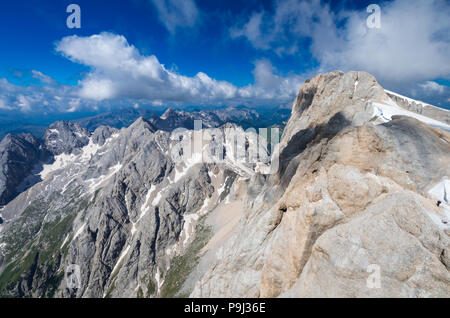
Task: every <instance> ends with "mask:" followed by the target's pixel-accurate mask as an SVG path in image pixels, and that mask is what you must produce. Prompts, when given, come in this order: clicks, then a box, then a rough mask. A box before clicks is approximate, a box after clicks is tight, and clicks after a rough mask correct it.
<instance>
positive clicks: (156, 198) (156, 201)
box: [152, 191, 162, 206]
mask: <svg viewBox="0 0 450 318" xmlns="http://www.w3.org/2000/svg"><path fill="white" fill-rule="evenodd" d="M161 197H162V195H161V191H160V192H158V193H157V194H156V197H155V198H154V199H153V202H152V205H153V206H156V205H158V204H159V201H160V200H161Z"/></svg>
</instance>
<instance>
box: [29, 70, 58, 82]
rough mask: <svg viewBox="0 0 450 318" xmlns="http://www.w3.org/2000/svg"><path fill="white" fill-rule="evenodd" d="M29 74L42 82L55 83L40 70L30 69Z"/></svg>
mask: <svg viewBox="0 0 450 318" xmlns="http://www.w3.org/2000/svg"><path fill="white" fill-rule="evenodd" d="M31 76H32V77H33V78H35V79H37V80H39V81H40V82H41V83H43V84H48V85H56V81H55V80H54V79H53V78H51V77H50V76H48V75H45V74H43V73H42V72H39V71H36V70H32V71H31Z"/></svg>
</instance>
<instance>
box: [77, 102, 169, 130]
mask: <svg viewBox="0 0 450 318" xmlns="http://www.w3.org/2000/svg"><path fill="white" fill-rule="evenodd" d="M161 113H162V112H161V111H156V110H154V109H146V108H138V109H135V108H124V109H117V110H113V111H110V112H107V113H101V114H98V115H95V116H90V117H86V118H81V119H76V120H73V122H74V123H77V124H78V125H80V126H81V127H84V128H86V129H87V130H89V131H91V132H92V131H94V130H95V129H96V128H97V127H99V126H109V127H113V128H118V129H120V128H123V127H128V126H130V125H131V124H132V123H134V122H135V121H136V119H138V118H139V117H143V118H151V117H153V116H159V115H161Z"/></svg>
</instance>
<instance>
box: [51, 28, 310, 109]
mask: <svg viewBox="0 0 450 318" xmlns="http://www.w3.org/2000/svg"><path fill="white" fill-rule="evenodd" d="M56 50H57V51H58V52H60V53H61V54H62V55H64V56H66V57H67V58H69V59H70V60H71V61H74V62H77V63H81V64H84V65H87V66H89V67H91V68H92V70H91V72H89V73H88V74H87V76H86V77H85V78H84V79H83V80H81V81H80V83H79V84H80V89H79V91H78V94H79V96H80V97H81V98H85V99H91V100H94V101H103V100H109V99H117V98H128V99H145V100H147V101H168V102H178V103H185V102H191V103H199V104H205V103H217V102H225V103H226V102H232V101H234V102H238V101H239V102H242V101H247V102H248V99H251V98H255V99H256V100H255V101H253V102H256V101H262V102H264V103H271V102H272V103H273V102H276V101H283V102H285V101H286V99H291V98H293V97H294V96H295V94H296V93H297V92H298V90H299V88H300V86H301V82H302V81H301V80H300V78H299V77H298V76H297V77H296V76H288V77H286V78H283V77H280V76H278V75H275V69H274V68H273V66H272V65H271V64H270V63H269V62H268V61H266V60H261V61H257V62H256V63H255V71H254V76H255V84H254V85H249V86H246V87H242V88H239V87H236V86H235V85H233V84H231V83H229V82H226V81H219V80H216V79H213V78H211V77H209V76H208V75H207V74H205V73H203V72H199V73H197V75H195V76H193V77H188V76H184V75H180V74H178V73H176V72H174V71H171V70H168V69H166V68H165V66H164V65H162V64H161V63H160V62H159V61H158V59H157V58H156V56H154V55H151V56H143V55H141V54H140V53H139V52H138V50H137V49H136V48H135V47H134V46H133V45H130V44H129V43H128V42H127V40H126V39H125V38H124V37H123V36H120V35H116V34H112V33H101V34H98V35H93V36H90V37H78V36H70V37H66V38H63V39H62V40H61V41H60V42H59V43H58V44H57V46H56ZM246 99H247V100H246Z"/></svg>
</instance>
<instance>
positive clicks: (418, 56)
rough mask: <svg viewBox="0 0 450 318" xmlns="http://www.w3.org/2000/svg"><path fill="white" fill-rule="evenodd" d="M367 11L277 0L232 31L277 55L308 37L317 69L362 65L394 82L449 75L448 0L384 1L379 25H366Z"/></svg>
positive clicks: (295, 49)
mask: <svg viewBox="0 0 450 318" xmlns="http://www.w3.org/2000/svg"><path fill="white" fill-rule="evenodd" d="M368 16H369V13H367V12H366V11H365V10H361V11H346V10H341V11H338V12H333V11H332V10H331V9H330V7H329V6H328V5H326V4H323V3H322V2H321V1H319V0H313V1H305V0H286V1H277V2H276V3H275V10H274V12H272V13H271V12H256V13H254V14H253V15H252V16H251V17H250V18H249V19H248V21H247V22H244V24H242V23H241V24H239V25H238V26H235V27H233V28H232V29H231V31H230V32H231V36H232V37H239V36H240V37H244V38H246V39H247V40H248V41H249V42H250V43H251V44H252V45H253V46H254V47H255V48H257V49H262V50H271V51H273V52H275V53H277V54H279V55H283V54H297V53H299V50H300V48H302V47H303V45H304V43H305V41H309V42H310V43H311V44H310V47H309V50H310V52H311V54H312V56H313V57H314V58H315V59H316V60H317V61H318V62H319V64H320V67H319V68H318V70H317V71H320V72H325V71H330V70H333V69H342V70H344V71H348V70H364V71H367V72H369V73H372V74H373V75H375V76H376V77H377V79H379V80H380V81H381V82H383V83H385V84H387V85H392V86H396V87H406V86H410V87H411V86H414V85H413V84H414V83H420V82H424V81H426V80H430V79H434V78H439V77H444V78H448V77H450V63H449V62H448V61H449V57H450V38H449V36H448V34H450V19H448V17H449V16H450V6H449V5H448V2H446V1H444V0H430V1H422V0H394V1H392V2H383V3H382V4H381V28H380V29H369V28H367V25H366V20H367V17H368ZM262 17H263V18H262ZM300 53H301V52H300Z"/></svg>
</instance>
